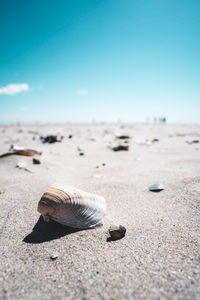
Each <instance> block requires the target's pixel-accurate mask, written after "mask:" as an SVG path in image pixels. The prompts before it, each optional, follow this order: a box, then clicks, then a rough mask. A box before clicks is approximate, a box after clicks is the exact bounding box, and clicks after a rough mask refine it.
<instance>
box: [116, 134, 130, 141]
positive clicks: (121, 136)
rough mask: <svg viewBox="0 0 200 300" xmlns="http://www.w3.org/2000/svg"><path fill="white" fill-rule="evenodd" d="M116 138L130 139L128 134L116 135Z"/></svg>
mask: <svg viewBox="0 0 200 300" xmlns="http://www.w3.org/2000/svg"><path fill="white" fill-rule="evenodd" d="M117 139H120V140H126V139H130V136H129V135H120V136H117Z"/></svg>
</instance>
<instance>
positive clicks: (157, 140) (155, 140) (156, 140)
mask: <svg viewBox="0 0 200 300" xmlns="http://www.w3.org/2000/svg"><path fill="white" fill-rule="evenodd" d="M159 141H160V140H159V139H153V140H152V143H155V142H159Z"/></svg>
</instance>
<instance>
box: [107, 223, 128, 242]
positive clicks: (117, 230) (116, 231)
mask: <svg viewBox="0 0 200 300" xmlns="http://www.w3.org/2000/svg"><path fill="white" fill-rule="evenodd" d="M108 231H109V234H110V236H111V239H112V240H119V239H121V238H123V237H124V236H125V234H126V228H125V227H124V226H122V225H111V226H110V228H109V230H108Z"/></svg>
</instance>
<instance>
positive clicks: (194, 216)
mask: <svg viewBox="0 0 200 300" xmlns="http://www.w3.org/2000/svg"><path fill="white" fill-rule="evenodd" d="M48 134H56V135H60V136H64V139H63V140H62V142H60V143H53V144H48V143H45V144H44V143H42V141H41V140H40V136H45V135H48ZM69 135H72V137H71V138H69ZM119 135H129V136H130V139H129V140H128V143H129V145H130V146H129V147H130V148H129V151H119V152H114V151H113V150H112V147H113V146H116V145H118V144H120V143H123V141H121V140H119V139H117V138H116V137H117V136H119ZM153 139H158V141H155V142H152V140H153ZM197 140H199V141H200V125H168V124H134V125H115V124H114V125H108V124H104V125H98V124H93V125H80V124H77V125H71V124H66V125H61V124H59V125H16V126H14V125H13V126H1V127H0V154H2V153H5V152H7V151H8V150H9V148H10V145H11V144H13V145H18V146H24V147H25V148H32V149H36V150H37V151H41V152H42V155H41V156H39V157H38V158H39V159H40V161H41V164H39V165H35V164H33V162H32V157H26V156H19V155H10V156H6V157H3V158H1V159H0V201H1V209H0V247H1V259H0V265H1V267H0V269H1V271H0V286H1V294H0V295H1V296H0V297H1V299H45V300H46V299H199V298H200V253H199V249H200V248H199V234H200V231H199V226H200V218H199V200H200V143H198V142H196V143H193V142H192V141H197ZM77 147H79V148H81V149H82V151H83V152H84V155H83V156H80V155H79V151H78V150H77ZM19 163H20V164H21V163H23V164H24V165H25V166H26V168H27V169H28V170H29V171H30V172H28V171H27V170H24V169H19V168H16V165H17V164H19ZM55 181H58V182H64V183H66V184H68V185H70V186H74V187H77V188H80V189H82V190H84V191H88V192H91V193H96V194H99V195H102V196H104V198H105V199H106V205H107V211H106V216H105V218H104V219H103V226H101V227H98V228H96V229H92V230H83V231H82V230H75V229H70V228H67V227H64V226H62V225H59V224H57V223H55V222H50V223H49V224H46V223H44V222H43V220H42V218H41V217H40V214H39V213H38V212H37V204H38V201H39V200H40V197H41V196H42V194H43V193H44V191H45V190H46V189H47V188H48V187H49V186H50V185H51V184H52V183H53V182H55ZM154 183H162V184H163V185H164V187H165V189H164V190H163V191H161V192H159V193H153V192H150V191H149V190H148V187H149V186H150V185H151V184H154ZM111 224H117V225H119V224H121V225H123V226H125V227H126V229H127V231H126V235H125V237H124V238H122V239H120V240H117V241H109V239H108V237H109V234H108V228H109V226H110V225H111ZM52 254H57V255H58V257H57V259H56V260H51V259H50V256H51V255H52Z"/></svg>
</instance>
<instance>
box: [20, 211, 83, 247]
mask: <svg viewBox="0 0 200 300" xmlns="http://www.w3.org/2000/svg"><path fill="white" fill-rule="evenodd" d="M82 230H83V229H76V228H71V227H68V226H65V225H61V224H59V223H57V222H54V221H53V220H50V222H49V223H46V222H44V221H43V217H42V216H40V218H39V219H38V221H37V223H36V224H35V226H34V227H33V229H32V232H31V233H29V234H28V235H27V236H26V237H25V238H24V239H23V242H25V243H28V244H40V243H44V242H49V241H52V240H55V239H59V238H61V237H63V236H65V235H69V234H72V233H75V232H78V231H82Z"/></svg>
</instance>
